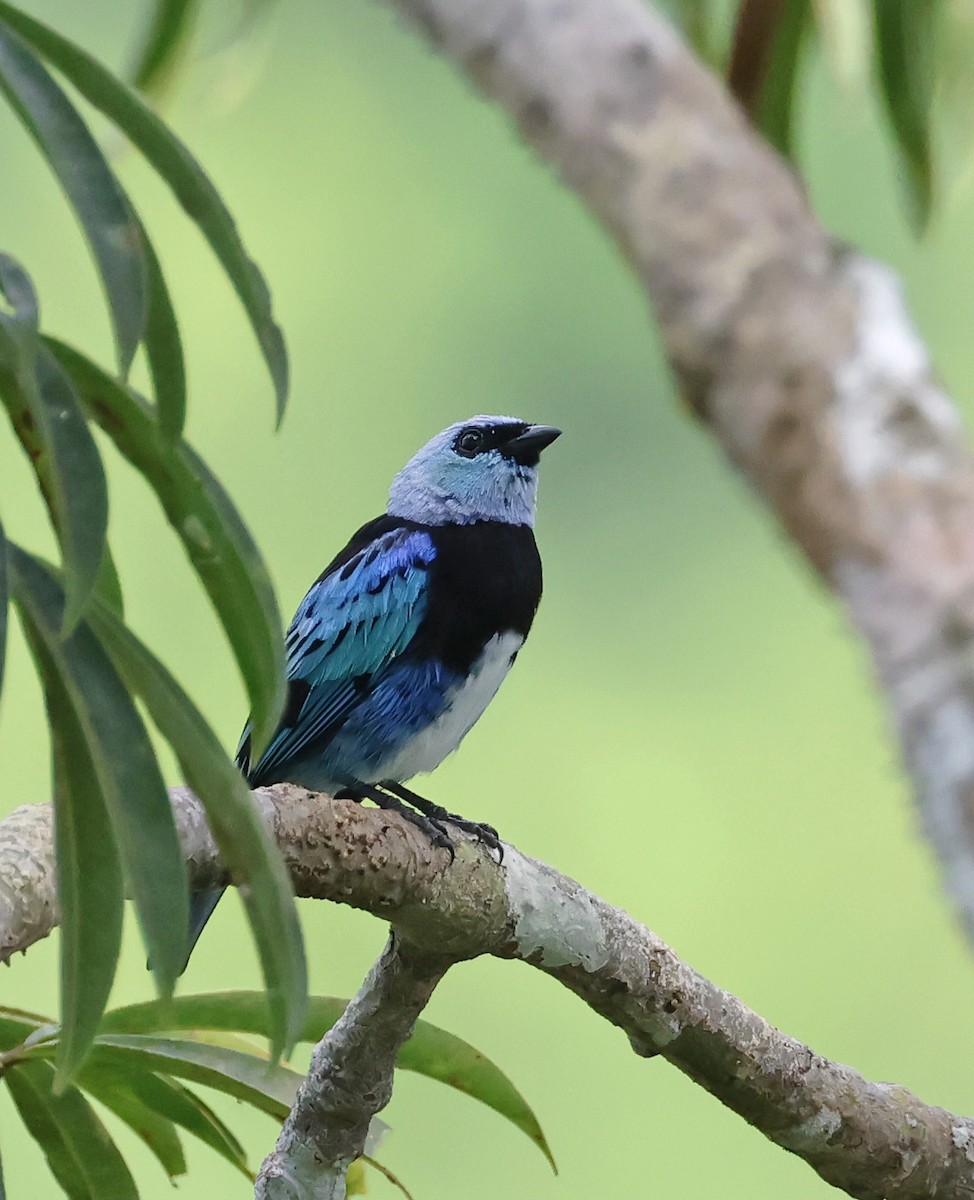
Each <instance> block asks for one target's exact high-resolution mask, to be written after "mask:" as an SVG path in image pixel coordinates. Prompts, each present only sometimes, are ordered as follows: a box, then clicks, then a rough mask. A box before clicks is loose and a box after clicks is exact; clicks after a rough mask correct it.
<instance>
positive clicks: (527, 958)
mask: <svg viewBox="0 0 974 1200" xmlns="http://www.w3.org/2000/svg"><path fill="white" fill-rule="evenodd" d="M171 795H172V800H173V808H174V812H175V815H176V820H177V825H178V827H179V830H180V837H181V839H182V844H183V850H184V853H185V855H186V859H187V862H188V864H189V872H190V881H191V883H192V884H193V885H194V886H196V887H205V886H211V885H212V884H214V883H216V882H218V881H220V880H223V879H224V878H225V876H224V873H223V870H222V867H221V865H220V862H219V858H218V856H217V852H216V846H215V843H214V842H213V838H212V836H211V834H210V832H209V830H208V829H207V827H206V822H205V819H204V817H203V810H202V806H201V805H200V803H199V801H198V800H197V799H196V797H195V796H194V795H193V794H192V793H191V792H189V791H187V790H186V789H178V788H177V789H173V791H172V793H171ZM254 796H255V799H256V801H257V803H258V804H259V806H260V808H261V811H262V813H263V815H264V818H265V820H266V821H267V823H268V827H269V829H270V830H271V832H272V833H273V836H274V837H275V839H276V841H277V844H278V846H279V847H280V849H281V852H282V853H283V855H284V858H285V861H286V862H287V864H288V867H289V870H290V872H291V878H292V880H293V882H294V886H295V891H296V892H297V894H298V895H300V896H315V897H318V898H322V899H329V900H335V901H338V902H340V903H343V904H349V905H352V906H353V907H356V908H361V909H365V910H367V911H368V912H371V913H373V914H374V915H376V916H378V917H381V918H382V919H384V920H386V921H388V922H389V923H390V924H391V925H392V927H393V930H394V932H395V934H396V938H397V942H396V945H397V948H398V950H397V954H399V955H400V956H399V957H397V956H396V955H394V956H393V957H392V959H391V960H390V959H389V956H388V954H387V955H386V956H385V957H384V959H383V960H382V962H380V964H379V966H378V967H377V968H376V970H375V971H373V974H372V976H370V979H369V981H367V983H366V985H365V987H364V988H363V991H362V992H361V993H360V994H359V997H358V998H357V999H356V1001H355V1004H354V1007H353V1008H352V1009H351V1011H350V1014H349V1016H348V1020H347V1022H346V1023H345V1024H344V1025H343V1027H342V1028H341V1029H340V1030H339V1032H338V1034H336V1037H335V1039H334V1040H333V1041H332V1043H331V1044H329V1043H328V1039H326V1041H325V1043H324V1045H323V1047H321V1048H319V1051H318V1053H317V1054H316V1067H315V1070H316V1072H317V1076H318V1080H317V1082H316V1083H312V1084H309V1085H307V1086H306V1088H305V1089H304V1090H303V1091H302V1099H301V1100H299V1102H298V1108H297V1109H296V1110H295V1114H292V1121H291V1123H290V1130H291V1132H290V1133H288V1135H287V1136H288V1137H292V1138H294V1141H293V1142H292V1149H291V1158H290V1162H291V1164H292V1167H291V1170H292V1176H294V1174H295V1173H296V1174H297V1175H298V1177H299V1178H301V1177H302V1174H301V1173H302V1172H306V1171H307V1166H308V1164H309V1163H310V1162H312V1161H314V1160H313V1159H312V1158H311V1157H310V1156H311V1155H318V1157H319V1158H320V1159H321V1162H322V1163H327V1164H329V1165H330V1166H334V1167H338V1168H339V1169H341V1168H342V1164H344V1163H345V1162H346V1160H347V1158H348V1156H349V1155H350V1154H354V1149H355V1146H356V1145H358V1142H359V1139H361V1138H363V1137H364V1129H365V1128H366V1127H367V1124H368V1118H369V1117H370V1116H371V1115H372V1113H374V1112H375V1111H377V1109H378V1108H379V1107H381V1105H382V1104H383V1103H384V1102H385V1099H384V1096H385V1091H384V1089H385V1087H386V1086H387V1081H388V1076H389V1070H390V1066H389V1064H390V1063H391V1061H392V1058H393V1057H394V1054H395V1050H396V1047H397V1046H398V1044H399V1042H400V1041H401V1039H402V1038H403V1037H405V1036H406V1034H407V1033H408V1030H409V1029H410V1028H411V1027H412V1023H413V1022H414V1021H415V1019H416V1015H417V1014H418V1012H419V1011H420V1009H421V1008H422V1005H423V1003H424V1002H425V998H426V997H427V996H428V995H429V992H430V991H432V988H433V986H434V984H435V982H436V980H437V979H438V978H439V974H440V973H441V972H442V970H443V969H444V968H445V966H446V965H448V963H449V962H451V961H452V962H456V961H460V960H462V959H468V958H474V957H476V956H477V955H480V954H493V955H496V956H497V957H500V958H517V959H521V960H522V961H524V962H527V963H530V964H531V965H532V966H534V967H536V968H538V969H539V970H542V971H544V972H545V973H546V974H548V975H550V976H551V977H552V978H554V979H556V980H558V982H559V983H561V984H562V985H564V986H565V987H567V988H569V989H570V990H571V991H573V992H574V993H575V994H576V995H578V996H579V997H581V999H582V1000H584V1001H585V1003H586V1004H588V1005H589V1007H590V1008H592V1009H593V1010H594V1011H595V1012H597V1013H599V1015H600V1016H602V1017H604V1018H605V1019H606V1020H608V1021H611V1022H612V1023H613V1024H614V1025H617V1026H618V1027H619V1028H620V1029H621V1030H623V1032H624V1033H626V1035H627V1036H628V1038H629V1041H630V1043H631V1045H632V1047H633V1049H634V1050H635V1051H636V1053H637V1054H640V1055H643V1056H646V1057H648V1056H651V1055H657V1054H658V1055H661V1056H662V1057H663V1058H666V1059H668V1060H669V1061H670V1062H671V1063H673V1064H674V1065H675V1066H677V1067H679V1069H680V1070H681V1071H683V1072H685V1073H686V1074H687V1075H689V1076H690V1077H691V1078H692V1079H694V1080H695V1081H696V1082H697V1083H699V1084H700V1085H701V1086H702V1087H705V1088H706V1089H707V1090H708V1091H709V1092H711V1093H712V1094H713V1095H714V1096H716V1097H717V1098H718V1099H719V1100H721V1101H722V1102H723V1103H724V1104H726V1105H727V1106H728V1107H729V1108H731V1109H733V1110H734V1111H735V1112H737V1113H738V1114H739V1115H740V1116H742V1117H743V1118H744V1119H745V1120H746V1121H748V1122H749V1123H750V1124H751V1125H753V1126H754V1127H755V1128H757V1129H760V1130H761V1132H762V1133H764V1134H765V1135H766V1136H767V1137H769V1138H771V1140H772V1141H774V1142H776V1143H777V1144H778V1145H780V1146H782V1147H784V1148H785V1149H787V1150H790V1151H791V1152H792V1153H794V1154H797V1155H798V1156H799V1157H800V1158H803V1159H804V1160H805V1161H806V1162H807V1163H809V1165H811V1166H812V1167H813V1168H814V1169H815V1170H816V1171H817V1172H818V1173H819V1174H820V1175H821V1176H822V1177H823V1178H824V1179H826V1180H827V1181H828V1182H829V1183H832V1184H834V1185H835V1186H836V1187H839V1188H843V1189H844V1190H845V1191H847V1192H848V1193H849V1194H850V1195H852V1196H858V1197H864V1198H866V1200H880V1198H882V1197H885V1198H887V1200H921V1198H922V1200H929V1197H937V1198H938V1200H970V1196H971V1195H972V1194H974V1119H971V1118H968V1117H961V1116H955V1115H953V1114H951V1113H949V1112H946V1111H945V1110H944V1109H941V1108H934V1107H931V1106H929V1105H926V1104H924V1103H923V1102H922V1101H920V1100H919V1099H917V1097H916V1096H914V1095H913V1094H912V1093H911V1092H909V1091H908V1090H907V1089H906V1088H901V1087H898V1086H896V1085H894V1084H888V1083H870V1082H868V1081H867V1080H865V1079H863V1077H862V1076H861V1075H859V1074H858V1073H857V1072H856V1071H854V1070H853V1069H852V1068H851V1067H847V1066H843V1065H842V1064H839V1063H834V1062H830V1061H829V1060H828V1059H825V1058H822V1057H820V1056H819V1055H817V1054H815V1053H814V1052H813V1051H812V1050H811V1049H809V1047H807V1046H805V1045H803V1044H802V1043H801V1042H799V1041H796V1040H795V1039H794V1038H791V1037H788V1036H787V1035H786V1034H783V1033H781V1032H780V1031H779V1030H777V1029H775V1028H773V1026H771V1025H769V1024H768V1023H767V1022H766V1021H765V1020H764V1019H763V1018H762V1017H760V1016H759V1015H758V1014H757V1013H755V1012H752V1011H751V1010H750V1009H749V1008H748V1007H747V1006H746V1005H745V1004H743V1003H742V1002H741V1001H740V1000H738V999H737V998H736V997H735V996H732V995H731V994H730V993H728V992H725V991H723V990H722V989H721V988H719V987H717V986H716V985H715V984H713V983H710V982H709V981H708V980H706V979H704V978H703V977H702V976H701V975H699V974H698V973H697V972H696V971H694V970H693V969H692V968H691V967H689V966H688V965H687V964H686V963H684V962H682V961H681V960H680V958H679V957H678V956H677V955H676V954H675V953H674V951H673V950H671V949H670V947H669V946H667V945H666V944H665V943H664V942H662V941H661V940H660V939H659V938H658V937H657V936H656V934H654V933H652V932H651V931H650V930H649V929H647V928H646V927H645V926H643V925H640V924H639V923H638V922H636V921H634V920H633V919H632V918H631V917H630V916H628V915H627V914H626V913H624V912H622V911H621V910H620V909H617V908H614V907H613V906H612V905H610V904H608V903H607V902H606V901H604V900H601V899H599V898H598V897H597V896H594V895H592V894H591V893H590V892H588V891H586V890H585V889H584V888H583V887H581V885H580V884H578V883H576V882H575V881H574V880H573V879H570V878H568V876H566V875H562V874H561V873H560V872H558V871H556V870H554V869H553V868H552V867H548V866H545V864H544V863H540V862H537V861H536V860H534V859H531V858H527V857H525V856H523V855H521V854H519V853H518V852H517V850H515V849H514V848H513V847H510V846H509V847H506V849H505V854H504V861H503V863H502V864H498V863H497V862H495V861H494V860H493V859H492V858H491V856H490V855H489V854H488V853H486V852H485V851H484V850H483V849H482V847H481V846H479V845H478V844H477V843H475V842H473V841H469V840H465V839H464V840H460V839H459V835H458V846H457V855H456V860H455V861H454V862H453V864H452V865H451V864H449V861H448V856H447V855H446V854H445V853H444V852H443V851H437V850H434V849H432V848H431V847H430V845H429V844H428V842H427V841H426V840H425V838H424V837H423V835H422V834H421V833H419V831H418V830H417V829H415V827H414V826H412V825H410V824H408V823H407V822H405V821H403V820H402V819H401V818H400V817H399V816H398V815H396V814H395V813H385V812H379V811H377V810H375V809H366V808H362V807H361V806H360V805H357V804H355V803H353V802H352V801H347V800H344V801H343V800H332V799H330V798H329V797H324V796H316V795H314V794H313V793H310V792H306V791H304V790H303V789H300V788H295V787H291V786H289V785H287V784H280V785H277V786H276V787H273V788H265V789H260V790H259V791H257V792H255V793H254ZM49 836H50V812H49V809H48V806H46V805H43V806H38V807H36V808H29V809H18V810H17V812H16V813H14V814H13V815H12V816H11V817H8V818H7V820H6V821H3V822H0V862H7V861H12V860H15V859H16V858H17V855H18V848H22V849H23V850H24V852H25V853H27V852H29V856H30V857H31V858H32V859H33V860H35V861H40V859H41V857H42V853H41V848H42V846H43V845H44V844H45V842H46V840H47V839H48V838H49ZM47 861H48V862H50V861H51V858H50V853H49V851H48V859H47ZM51 887H52V884H51V880H50V879H49V878H44V879H42V878H41V877H40V874H38V873H36V872H34V873H31V874H30V875H29V876H25V877H24V888H23V891H22V892H21V893H18V894H17V902H16V904H15V905H14V906H13V908H7V909H5V910H3V911H2V912H0V948H2V954H3V956H4V957H9V956H10V954H11V953H13V951H14V950H24V949H26V948H27V947H28V946H29V945H30V944H31V943H32V942H33V941H36V940H37V938H38V937H39V936H43V935H44V933H45V932H49V931H50V928H51V925H52V924H53V922H51V921H49V922H48V923H47V927H46V928H44V922H41V921H37V920H33V921H28V920H26V919H25V917H24V915H23V914H24V913H25V912H29V911H31V910H32V908H33V906H34V904H35V902H39V901H40V900H42V899H43V898H44V897H49V896H50V892H51ZM10 890H11V891H12V889H10ZM52 911H53V910H52V907H51V906H50V904H48V905H47V907H46V912H47V913H48V914H50V913H51V912H52ZM401 954H405V955H406V958H405V960H404V959H403V958H402V957H401ZM336 1072H337V1073H338V1074H339V1075H341V1076H342V1077H343V1079H344V1083H345V1084H346V1085H348V1086H352V1085H353V1084H357V1085H358V1087H359V1091H360V1096H359V1098H358V1099H357V1100H355V1099H352V1100H349V1098H348V1096H347V1094H346V1093H344V1092H342V1090H341V1089H340V1088H339V1087H338V1086H337V1085H338V1083H340V1082H342V1080H337V1079H336ZM384 1081H386V1082H384ZM370 1091H374V1092H375V1094H376V1097H375V1098H372V1099H369V1098H368V1097H367V1096H366V1095H365V1093H367V1092H370ZM318 1104H320V1105H322V1106H323V1108H324V1110H325V1111H327V1112H329V1113H335V1112H339V1113H344V1114H346V1115H345V1117H343V1120H344V1121H345V1122H346V1124H345V1126H342V1124H341V1122H339V1124H338V1126H337V1127H334V1128H333V1127H332V1123H331V1121H329V1122H328V1128H326V1129H318V1127H317V1125H316V1123H315V1122H313V1121H312V1122H310V1123H309V1122H308V1118H309V1115H310V1114H311V1113H312V1112H313V1111H315V1106H316V1105H318ZM317 1111H321V1110H320V1109H319V1110H317ZM299 1113H300V1115H296V1114H299ZM301 1122H304V1123H303V1124H301ZM299 1133H300V1137H298V1134H299ZM282 1136H283V1135H282ZM297 1144H300V1145H301V1146H302V1147H303V1150H302V1154H305V1153H306V1154H307V1156H308V1157H307V1158H306V1159H302V1158H301V1156H300V1155H295V1153H294V1152H293V1147H294V1146H295V1145H297ZM281 1150H282V1147H281V1145H280V1144H279V1146H278V1151H276V1152H275V1156H272V1158H271V1160H270V1162H271V1164H276V1163H280V1162H281V1159H280V1158H279V1157H276V1156H277V1155H279V1154H280V1151H281ZM296 1160H297V1162H298V1166H297V1167H294V1165H293V1164H294V1163H295V1161H296ZM269 1172H270V1167H269V1166H265V1171H264V1174H265V1177H266V1183H265V1186H266V1187H267V1188H268V1189H270V1180H271V1177H270V1175H269ZM326 1178H327V1173H326ZM281 1186H283V1185H281ZM330 1194H331V1193H329V1192H328V1191H324V1192H320V1193H316V1192H313V1191H312V1192H307V1193H306V1192H301V1191H300V1190H298V1191H293V1192H287V1191H284V1192H280V1191H273V1190H268V1191H267V1192H266V1196H267V1197H268V1198H270V1197H275V1200H276V1198H279V1197H281V1196H288V1197H292V1196H299V1197H302V1198H304V1197H307V1196H315V1197H317V1196H319V1195H321V1196H329V1195H330ZM335 1194H336V1195H337V1194H338V1193H335Z"/></svg>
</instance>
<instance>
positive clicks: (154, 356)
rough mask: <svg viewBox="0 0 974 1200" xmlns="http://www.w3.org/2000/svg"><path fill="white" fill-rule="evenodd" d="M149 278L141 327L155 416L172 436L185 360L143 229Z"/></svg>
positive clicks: (179, 424) (181, 413)
mask: <svg viewBox="0 0 974 1200" xmlns="http://www.w3.org/2000/svg"><path fill="white" fill-rule="evenodd" d="M142 235H143V239H144V241H145V251H146V262H147V263H148V280H149V318H148V321H147V323H146V327H145V354H146V359H147V360H148V364H149V375H150V376H151V378H152V392H153V395H154V397H155V401H156V416H157V419H158V421H159V425H160V427H161V429H162V431H163V433H164V434H165V435H166V437H168V438H170V439H172V440H175V439H177V438H179V437H180V436H181V434H182V432H183V425H184V424H185V421H186V364H185V361H184V359H183V343H182V339H181V338H180V336H179V324H178V322H177V321H176V313H175V311H174V309H173V306H172V299H171V297H170V295H169V289H168V287H167V286H166V277H165V276H164V275H163V273H162V267H161V265H160V263H159V259H158V257H157V255H156V252H155V248H154V247H153V245H152V242H151V241H150V240H149V237H148V235H147V234H146V232H145V229H144V228H143V230H142Z"/></svg>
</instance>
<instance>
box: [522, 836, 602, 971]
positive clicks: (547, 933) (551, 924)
mask: <svg viewBox="0 0 974 1200" xmlns="http://www.w3.org/2000/svg"><path fill="white" fill-rule="evenodd" d="M504 890H505V892H506V894H507V903H508V906H509V908H510V910H511V912H512V913H513V914H514V936H515V939H516V940H517V946H518V951H519V953H520V954H521V956H522V957H524V958H531V957H533V956H534V955H535V954H537V952H538V951H539V950H540V951H541V965H542V966H544V967H567V966H578V967H583V968H584V969H585V970H586V971H597V970H599V968H600V967H603V966H604V965H605V964H606V962H607V961H608V953H607V951H606V948H605V944H604V942H603V931H602V922H601V921H600V919H599V915H598V913H597V911H596V908H595V905H594V903H593V901H592V898H591V896H590V895H589V894H588V893H587V892H585V891H584V889H582V888H579V889H578V891H577V892H575V894H572V893H570V892H568V891H566V889H565V888H564V886H563V877H562V876H559V875H557V874H555V873H553V872H551V871H550V869H549V868H547V867H545V866H543V865H542V864H540V863H536V862H533V861H532V860H531V859H527V858H525V857H524V856H523V855H522V854H519V853H518V852H517V850H515V849H514V847H513V846H508V845H507V844H506V843H505V845H504Z"/></svg>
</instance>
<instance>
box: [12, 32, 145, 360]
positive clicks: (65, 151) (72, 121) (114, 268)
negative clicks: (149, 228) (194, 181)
mask: <svg viewBox="0 0 974 1200" xmlns="http://www.w3.org/2000/svg"><path fill="white" fill-rule="evenodd" d="M0 91H2V92H3V93H4V94H5V95H6V97H7V99H8V100H9V101H10V104H11V106H12V107H13V109H14V111H15V112H16V114H17V115H18V117H19V118H20V119H21V121H22V122H23V124H24V126H25V127H26V129H27V130H28V132H29V133H30V135H31V137H33V139H34V141H35V142H36V143H37V145H38V147H39V148H40V150H41V152H42V153H43V155H44V157H45V158H46V159H47V161H48V162H49V163H50V165H51V169H52V170H53V171H54V173H55V175H56V176H57V178H58V182H59V183H60V184H61V187H62V188H63V189H64V192H65V195H66V196H67V198H68V201H69V202H70V204H71V207H72V208H73V209H74V211H75V215H76V216H77V218H78V220H79V222H80V223H81V227H82V229H83V230H84V233H85V236H86V237H87V239H88V244H89V245H90V247H91V251H92V254H93V256H94V258H95V262H96V263H97V265H98V272H99V274H100V275H101V279H102V283H103V285H104V288H105V295H106V297H107V299H108V307H109V311H110V313H111V318H112V329H113V332H114V335H115V345H116V349H117V351H118V359H119V364H120V367H121V370H122V372H123V374H124V373H125V372H126V371H127V370H128V368H129V365H130V363H131V362H132V358H133V356H134V355H135V351H136V348H137V347H138V344H139V342H140V341H141V339H142V334H143V331H144V329H145V322H146V312H147V307H148V299H147V295H146V283H145V272H146V266H145V259H144V257H143V253H142V238H141V235H140V233H139V225H138V222H137V221H136V219H135V217H134V215H133V213H132V208H131V206H130V204H129V202H128V199H127V198H126V196H125V193H124V192H123V190H122V188H121V186H120V184H119V183H118V180H117V179H116V178H115V175H114V173H113V172H112V170H111V168H110V167H109V165H108V163H107V162H106V161H105V156H104V155H103V154H102V152H101V150H99V148H98V145H97V144H96V142H95V140H94V138H93V137H92V136H91V134H90V133H89V131H88V127H87V126H86V125H85V123H84V121H83V120H82V119H81V117H80V116H79V114H78V112H77V110H76V109H75V108H74V106H73V105H72V104H71V102H70V101H69V100H68V98H67V96H66V95H65V94H64V92H63V91H62V90H61V88H60V87H59V86H58V85H57V84H56V83H55V82H54V79H53V78H52V77H51V75H50V74H49V73H48V71H47V70H46V69H45V68H44V66H43V65H42V64H41V63H40V62H39V61H38V59H37V58H36V57H35V56H34V54H33V53H32V52H31V50H30V49H29V48H28V47H27V46H26V45H25V44H24V42H23V41H22V40H21V39H20V38H19V37H18V36H17V35H16V34H15V33H14V32H13V30H12V29H10V28H9V27H8V26H6V25H4V24H3V23H2V22H0Z"/></svg>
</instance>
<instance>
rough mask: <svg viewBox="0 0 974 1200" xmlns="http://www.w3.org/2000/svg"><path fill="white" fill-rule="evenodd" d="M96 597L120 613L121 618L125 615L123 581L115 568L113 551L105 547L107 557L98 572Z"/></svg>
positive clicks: (102, 561)
mask: <svg viewBox="0 0 974 1200" xmlns="http://www.w3.org/2000/svg"><path fill="white" fill-rule="evenodd" d="M95 595H97V596H98V597H99V598H100V599H101V600H102V601H104V603H105V604H107V605H108V607H109V608H110V609H111V610H112V611H113V612H116V613H118V615H119V616H120V617H121V616H124V615H125V601H124V599H123V597H122V581H121V580H120V579H119V577H118V568H117V567H116V566H115V559H114V558H113V557H112V552H111V549H110V548H109V547H108V546H106V547H105V557H104V558H103V559H102V560H101V567H100V568H99V571H98V580H97V582H96V584H95Z"/></svg>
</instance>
